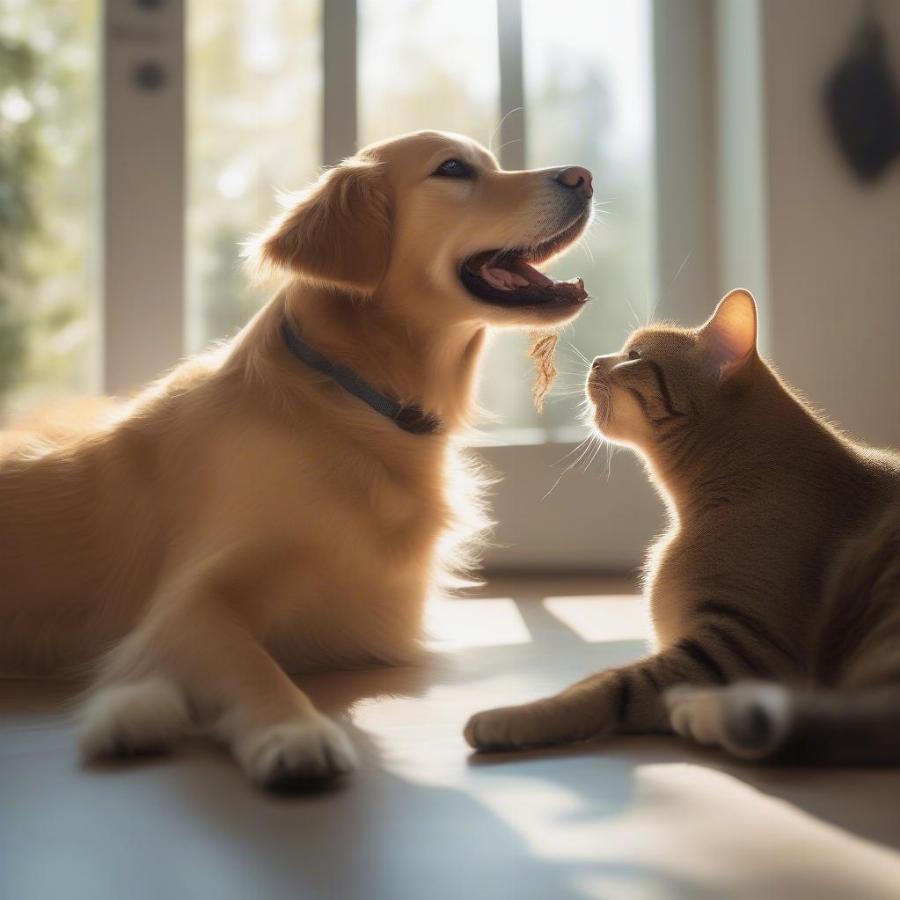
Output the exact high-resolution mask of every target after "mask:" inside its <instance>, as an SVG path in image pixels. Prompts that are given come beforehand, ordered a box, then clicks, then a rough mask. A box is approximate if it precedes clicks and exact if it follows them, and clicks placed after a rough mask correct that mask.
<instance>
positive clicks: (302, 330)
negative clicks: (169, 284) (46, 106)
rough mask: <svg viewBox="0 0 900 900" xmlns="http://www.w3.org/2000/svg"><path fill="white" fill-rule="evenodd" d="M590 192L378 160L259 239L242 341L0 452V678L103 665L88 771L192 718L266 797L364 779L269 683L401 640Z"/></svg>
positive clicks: (402, 654)
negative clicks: (253, 309)
mask: <svg viewBox="0 0 900 900" xmlns="http://www.w3.org/2000/svg"><path fill="white" fill-rule="evenodd" d="M591 191H592V189H591V176H590V173H589V172H588V171H587V170H585V169H582V168H579V167H575V166H572V167H566V168H558V169H541V170H533V171H519V172H508V171H503V170H502V169H500V168H499V167H498V165H497V162H496V160H495V159H494V157H493V156H492V155H491V154H490V153H488V152H487V151H486V150H484V149H483V148H482V147H481V146H479V145H478V144H476V143H474V142H472V141H470V140H468V139H466V138H463V137H458V136H455V135H449V134H443V133H436V132H422V133H416V134H411V135H406V136H404V137H400V138H398V139H396V140H391V141H386V142H383V143H379V144H375V145H372V146H370V147H367V148H366V149H364V150H362V151H361V152H360V153H358V154H357V155H356V156H354V157H353V158H351V159H348V160H346V161H345V162H343V163H342V164H341V165H338V166H336V167H334V168H332V169H331V170H329V171H327V172H326V173H325V174H324V175H322V177H321V178H320V179H319V180H318V181H317V182H316V183H315V184H314V185H313V186H312V187H311V188H310V189H309V190H308V191H306V192H304V193H303V194H301V195H299V196H298V197H295V198H292V201H291V205H290V207H289V208H287V209H286V211H285V213H284V214H283V215H282V216H281V217H280V218H278V219H277V220H276V221H275V222H274V223H273V224H272V225H271V227H270V229H269V230H268V231H267V232H266V233H265V234H263V235H262V236H261V237H260V238H258V239H257V240H256V241H255V242H254V248H253V255H254V257H255V260H256V263H257V265H258V266H259V267H260V268H262V269H264V270H271V271H276V272H280V273H282V274H283V275H284V276H286V277H285V279H284V280H283V283H282V285H281V287H280V289H279V290H278V291H277V292H276V293H275V294H274V296H273V297H272V299H271V300H270V301H269V302H268V303H267V304H266V305H265V307H264V308H263V309H262V310H261V311H260V312H259V313H258V314H257V315H256V316H255V318H254V319H253V320H252V321H251V322H250V323H249V324H248V325H247V326H246V327H245V328H244V329H243V330H242V331H241V332H240V333H238V334H237V336H236V337H234V338H233V339H232V340H231V341H229V342H228V343H226V344H224V345H222V346H220V347H218V348H216V349H214V350H212V351H211V352H209V353H208V354H206V355H202V356H199V357H197V358H194V359H190V360H188V361H187V362H185V363H183V364H182V365H180V366H178V367H177V368H176V369H174V370H173V371H172V372H171V373H170V374H169V375H167V376H166V377H164V378H163V379H162V380H161V381H159V382H157V383H156V384H154V385H152V386H150V387H149V388H147V389H146V390H144V391H143V392H142V393H140V394H139V395H138V396H137V397H136V398H135V399H134V400H132V401H131V402H129V403H128V404H127V405H125V406H123V407H121V408H118V409H117V411H116V412H115V413H111V414H108V415H107V416H106V418H105V419H103V418H101V420H100V421H98V422H95V423H94V424H93V425H92V426H91V427H90V428H86V427H79V428H78V430H77V432H74V433H71V434H66V433H61V432H57V433H54V434H51V435H44V436H34V437H32V438H24V437H23V436H21V435H19V436H18V437H17V439H16V440H14V441H9V442H7V444H6V445H4V446H5V449H4V451H3V457H2V459H0V623H2V625H0V667H2V670H3V671H4V673H6V674H30V675H35V674H50V673H55V674H61V673H62V674H64V673H71V672H82V673H83V672H85V671H87V672H89V673H90V674H91V675H92V679H93V684H92V688H91V691H90V694H89V695H88V698H87V700H86V702H85V704H84V707H83V709H82V713H81V721H80V748H81V753H82V756H83V758H84V759H86V760H93V759H98V758H103V757H110V756H117V755H123V754H132V753H145V752H150V751H159V750H168V749H170V748H172V747H173V746H174V745H175V744H176V743H177V742H178V740H179V739H180V738H181V737H182V736H184V735H186V734H187V733H189V732H193V731H196V730H197V729H199V730H202V731H203V732H205V733H206V734H208V735H210V736H211V737H213V738H215V739H217V740H219V741H222V742H223V743H224V744H226V745H227V746H228V748H229V749H230V751H231V753H232V754H233V755H234V757H235V758H236V759H237V761H238V762H239V763H240V765H241V766H242V767H243V769H244V770H245V772H246V773H247V775H248V776H249V777H250V778H251V779H252V780H253V781H254V782H256V783H258V784H261V785H264V786H267V787H272V788H285V787H291V786H296V785H300V784H304V783H306V782H309V781H315V780H320V779H326V778H330V777H334V776H336V775H339V774H341V773H344V772H347V771H348V770H350V769H352V768H353V765H354V754H353V749H352V747H351V745H350V743H349V741H348V740H347V738H346V737H345V735H344V734H343V733H342V731H341V730H340V729H339V728H338V726H337V725H335V724H334V723H333V722H331V721H330V720H328V719H327V718H326V717H324V716H323V715H321V714H320V713H319V712H317V710H316V709H315V708H314V707H313V705H312V703H311V702H310V701H309V699H308V698H307V697H306V696H305V695H304V694H303V693H302V692H301V690H300V689H299V688H298V687H297V686H296V685H295V684H294V682H293V681H292V680H291V679H290V678H289V677H288V675H287V674H286V673H288V672H300V671H304V670H307V671H308V670H311V669H322V668H346V667H350V666H358V665H364V664H366V663H372V662H382V663H396V662H399V661H403V660H408V659H410V658H411V656H412V655H413V654H414V652H415V651H416V649H417V647H418V646H419V641H420V628H421V624H422V617H423V607H424V604H425V600H426V597H427V595H428V594H429V591H430V590H431V589H432V588H433V587H434V586H435V585H436V584H437V583H439V581H440V573H441V571H444V570H446V569H447V568H448V567H452V566H453V565H454V564H455V563H456V562H457V561H458V556H459V551H458V548H459V542H458V541H456V540H454V539H455V538H458V537H459V536H460V534H461V533H463V532H465V530H466V527H465V526H466V522H467V521H468V520H471V519H472V515H471V514H472V512H473V510H474V511H476V512H477V510H478V504H477V496H476V497H473V496H469V495H466V494H465V493H463V494H460V493H459V492H458V490H457V485H458V483H459V482H458V480H456V479H455V478H454V473H459V472H460V471H462V469H464V468H465V467H464V466H463V467H460V465H459V460H460V458H461V457H460V451H459V449H458V445H459V440H458V435H459V434H460V431H461V429H462V428H463V426H465V424H466V423H467V419H468V417H469V416H470V413H471V411H472V406H473V402H472V401H473V390H474V386H475V383H476V376H477V371H478V365H479V361H480V359H481V356H482V351H483V348H484V345H485V336H486V332H487V330H488V329H489V328H490V327H491V326H497V327H501V328H503V327H525V328H544V327H547V326H550V327H553V326H558V325H560V324H562V323H564V322H566V321H568V320H570V319H572V318H573V317H574V316H576V315H577V314H578V312H579V310H580V309H581V308H582V306H583V304H584V301H585V300H586V299H587V295H586V293H585V291H584V288H583V285H582V283H581V281H580V280H574V281H571V282H556V281H553V280H551V279H550V278H548V277H547V276H545V275H543V274H542V273H541V272H539V271H538V270H537V269H536V268H534V267H533V266H534V265H536V264H538V263H541V262H543V261H545V260H548V259H550V258H551V257H552V256H554V255H556V254H558V253H559V252H560V251H562V250H563V249H564V248H565V247H566V246H568V245H569V244H571V243H572V242H573V241H574V240H575V239H576V238H577V237H578V236H579V235H580V234H581V232H582V231H583V229H584V228H585V226H586V224H587V223H588V220H589V218H590V214H591V200H590V198H591ZM455 436H457V437H456V439H455ZM476 494H477V492H476Z"/></svg>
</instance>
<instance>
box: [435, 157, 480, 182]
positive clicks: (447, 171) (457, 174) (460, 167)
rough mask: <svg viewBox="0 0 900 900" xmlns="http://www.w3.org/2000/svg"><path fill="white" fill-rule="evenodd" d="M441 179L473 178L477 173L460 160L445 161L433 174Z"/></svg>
mask: <svg viewBox="0 0 900 900" xmlns="http://www.w3.org/2000/svg"><path fill="white" fill-rule="evenodd" d="M431 174H432V175H435V176H437V177H439V178H471V177H472V176H473V175H474V174H475V172H474V171H473V170H472V167H471V166H470V165H467V164H466V163H464V162H462V160H459V159H445V160H444V161H443V162H442V163H441V164H440V165H439V166H438V167H437V168H436V169H435V170H434V171H433V172H432V173H431Z"/></svg>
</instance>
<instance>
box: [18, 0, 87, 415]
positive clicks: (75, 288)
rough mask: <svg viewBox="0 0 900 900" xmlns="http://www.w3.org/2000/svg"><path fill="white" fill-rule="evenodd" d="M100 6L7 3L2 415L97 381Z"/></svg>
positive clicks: (52, 0) (44, 0)
mask: <svg viewBox="0 0 900 900" xmlns="http://www.w3.org/2000/svg"><path fill="white" fill-rule="evenodd" d="M98 15H99V4H98V2H97V0H5V2H4V4H3V10H2V13H0V421H2V420H4V419H6V418H7V417H14V416H15V415H16V414H17V413H19V412H23V411H25V410H28V409H31V408H33V407H35V406H38V405H41V404H44V403H47V402H53V401H56V400H57V399H60V398H62V397H63V396H65V395H68V394H75V393H79V392H86V391H91V390H94V389H95V388H96V387H97V382H98V375H99V365H98V363H99V357H98V351H99V341H98V340H97V336H98V324H99V315H98V313H99V302H98V301H99V289H98V277H97V273H98V255H99V250H100V247H99V228H98V213H99V205H98V196H99V192H98V174H99V173H98V171H97V169H96V165H95V160H96V155H97V143H98V120H97V110H98V109H99V107H100V103H99V66H98V59H99V52H98V35H99V28H98Z"/></svg>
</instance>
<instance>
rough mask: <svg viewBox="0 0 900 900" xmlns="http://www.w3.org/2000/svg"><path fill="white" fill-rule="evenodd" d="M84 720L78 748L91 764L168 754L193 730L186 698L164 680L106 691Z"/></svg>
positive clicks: (89, 703)
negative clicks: (166, 752) (139, 756)
mask: <svg viewBox="0 0 900 900" xmlns="http://www.w3.org/2000/svg"><path fill="white" fill-rule="evenodd" d="M80 719H81V728H80V736H79V750H80V754H81V758H82V759H83V760H84V761H86V762H88V761H92V760H98V759H110V758H114V757H123V756H137V755H142V754H150V753H163V752H165V751H167V750H170V749H171V748H172V747H173V746H174V745H175V743H176V742H177V741H178V740H179V739H180V738H181V737H182V736H183V735H184V734H185V733H186V732H187V731H188V730H189V729H190V727H191V721H190V714H189V712H188V706H187V702H186V701H185V698H184V695H183V694H182V693H181V691H180V690H179V689H178V687H177V685H175V684H174V683H173V682H171V681H169V680H168V679H166V678H162V677H152V678H146V679H144V680H143V681H137V682H134V683H132V684H121V685H112V686H110V687H105V688H101V689H100V690H98V691H97V692H96V693H95V694H94V695H93V696H92V697H90V698H89V699H88V701H87V703H86V704H85V705H84V707H83V709H82V711H81V716H80Z"/></svg>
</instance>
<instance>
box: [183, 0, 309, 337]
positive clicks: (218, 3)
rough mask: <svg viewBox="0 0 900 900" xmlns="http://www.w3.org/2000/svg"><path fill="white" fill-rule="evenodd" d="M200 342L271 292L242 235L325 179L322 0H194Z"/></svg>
mask: <svg viewBox="0 0 900 900" xmlns="http://www.w3.org/2000/svg"><path fill="white" fill-rule="evenodd" d="M187 53H188V88H187V90H188V173H189V174H188V180H189V186H188V226H187V227H188V232H187V241H188V263H187V268H188V273H187V296H188V302H187V307H188V308H187V333H188V345H189V349H190V350H198V349H201V348H202V347H203V346H205V345H206V344H207V343H208V342H209V341H210V340H214V339H217V338H222V337H226V336H228V335H230V334H232V333H233V332H234V331H236V330H237V329H238V328H239V327H241V326H242V325H243V324H244V323H245V322H246V321H247V319H248V318H249V317H250V316H251V315H252V314H253V312H255V311H256V309H257V308H258V307H259V305H260V304H261V303H262V302H263V301H264V300H265V299H266V297H267V292H266V291H259V290H255V289H253V288H252V287H251V286H250V285H249V284H248V283H247V279H246V277H245V275H244V273H243V271H242V269H241V264H240V259H239V253H240V244H241V243H242V242H243V241H244V240H245V239H246V238H247V237H248V236H249V235H250V234H251V233H253V232H254V231H258V230H259V229H260V228H261V227H262V226H263V225H264V224H265V223H266V221H267V220H268V219H269V218H270V217H271V216H272V215H274V214H275V212H277V210H278V204H277V202H276V198H275V192H276V191H290V190H296V189H297V188H299V187H302V186H303V185H304V184H306V183H307V182H309V181H310V180H312V179H313V178H315V176H316V174H317V171H318V166H319V161H320V150H319V148H320V146H321V119H322V76H321V70H322V67H321V5H320V2H319V0H192V2H191V3H189V4H188V51H187Z"/></svg>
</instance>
